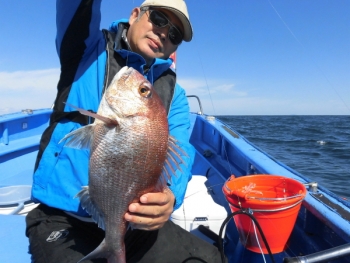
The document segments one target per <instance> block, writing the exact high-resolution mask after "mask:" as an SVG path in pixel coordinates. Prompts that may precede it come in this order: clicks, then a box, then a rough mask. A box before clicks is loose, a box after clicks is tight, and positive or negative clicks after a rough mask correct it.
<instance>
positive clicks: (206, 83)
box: [193, 41, 216, 115]
mask: <svg viewBox="0 0 350 263" xmlns="http://www.w3.org/2000/svg"><path fill="white" fill-rule="evenodd" d="M193 42H194V43H195V45H196V50H197V54H198V59H199V64H200V66H201V69H202V72H203V76H204V80H205V85H206V88H207V90H208V93H209V98H210V102H211V106H212V107H213V111H214V114H213V115H216V111H215V107H214V102H213V98H212V96H211V92H210V88H209V85H208V80H207V77H206V75H205V74H204V72H205V71H204V66H203V62H202V57H201V55H200V54H199V47H198V46H197V43H196V41H193Z"/></svg>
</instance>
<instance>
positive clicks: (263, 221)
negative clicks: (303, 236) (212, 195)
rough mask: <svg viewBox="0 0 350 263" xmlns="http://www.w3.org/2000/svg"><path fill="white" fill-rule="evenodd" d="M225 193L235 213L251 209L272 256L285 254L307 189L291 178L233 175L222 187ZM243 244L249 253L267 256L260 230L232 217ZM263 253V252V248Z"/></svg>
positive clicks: (265, 175)
mask: <svg viewBox="0 0 350 263" xmlns="http://www.w3.org/2000/svg"><path fill="white" fill-rule="evenodd" d="M223 192H224V194H225V197H226V199H227V201H228V202H229V205H230V208H231V210H232V212H236V211H238V210H241V209H250V211H252V213H253V216H254V217H255V218H256V220H257V221H258V222H259V225H260V226H261V228H262V231H263V233H264V235H265V237H266V240H267V242H268V244H269V246H270V249H271V252H272V253H274V254H275V253H280V252H282V251H283V250H284V248H285V245H286V243H287V241H288V238H289V236H290V234H291V233H292V230H293V227H294V225H295V221H296V218H297V216H298V212H299V210H300V206H301V202H302V201H303V199H304V197H305V195H306V189H305V186H304V185H303V184H302V183H300V182H298V181H296V180H294V179H291V178H287V177H283V176H277V175H267V174H262V175H249V176H242V177H239V178H235V177H234V176H233V175H232V176H231V177H230V178H229V179H228V180H227V181H226V183H225V185H224V186H223ZM233 219H234V221H235V224H236V226H237V229H238V233H239V236H240V241H241V243H242V244H243V245H244V246H245V247H246V248H247V249H249V250H251V251H253V252H257V253H260V252H261V249H262V251H263V252H264V254H267V253H268V251H267V249H266V247H265V244H264V242H263V241H262V238H261V236H260V233H259V231H258V228H257V227H256V226H254V223H253V221H252V220H251V219H250V218H249V217H248V216H246V215H242V214H238V215H236V216H234V217H233ZM259 245H260V247H261V249H260V247H259Z"/></svg>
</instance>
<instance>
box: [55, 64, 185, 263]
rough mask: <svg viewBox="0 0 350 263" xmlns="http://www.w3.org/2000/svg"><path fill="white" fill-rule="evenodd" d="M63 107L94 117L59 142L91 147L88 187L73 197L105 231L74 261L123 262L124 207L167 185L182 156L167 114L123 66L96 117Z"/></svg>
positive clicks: (139, 79)
mask: <svg viewBox="0 0 350 263" xmlns="http://www.w3.org/2000/svg"><path fill="white" fill-rule="evenodd" d="M67 105H69V106H71V107H73V108H76V109H77V110H78V111H79V112H80V113H81V114H84V115H88V116H90V117H93V118H95V121H94V122H93V123H92V124H89V125H86V126H84V127H82V128H79V129H77V130H75V131H73V132H71V133H69V134H67V135H66V136H65V137H64V138H63V139H62V140H61V142H63V141H65V147H71V148H76V149H90V157H89V174H88V176H89V177H88V178H89V181H88V186H83V187H82V190H81V191H80V192H79V193H78V194H77V197H78V198H80V203H81V206H82V207H83V208H84V209H85V210H86V211H87V212H88V213H89V214H90V215H91V217H92V219H93V220H94V221H95V222H96V223H97V224H98V226H99V227H100V228H102V229H104V230H105V238H104V240H103V241H102V242H101V244H100V245H99V246H98V247H97V248H96V249H95V250H94V251H92V252H91V253H90V254H88V255H87V256H85V257H84V258H82V259H81V260H80V261H79V262H83V261H84V260H88V259H93V258H107V260H108V262H109V263H125V262H126V259H125V245H124V236H125V233H126V231H127V228H128V222H127V221H126V220H125V219H124V215H125V213H126V212H127V211H128V206H129V204H130V203H133V202H139V198H140V197H141V196H142V195H143V194H145V193H150V192H156V191H162V190H163V189H164V187H167V183H169V182H170V181H171V176H173V175H174V174H175V172H176V170H177V169H180V170H181V167H180V164H181V163H184V162H183V156H186V153H185V152H184V151H183V150H182V149H181V145H180V144H179V143H178V141H176V139H175V138H174V137H172V136H170V135H169V128H168V120H167V113H166V110H165V108H164V106H163V103H162V101H161V99H160V97H159V96H158V94H157V92H156V91H155V90H154V88H153V87H152V85H151V83H150V82H149V81H148V80H146V79H145V78H144V77H143V76H142V75H141V74H140V73H139V72H138V71H137V70H135V69H133V68H132V67H123V68H122V69H121V70H120V71H119V72H118V73H117V74H116V75H115V76H114V78H113V80H112V82H111V84H110V85H109V86H108V88H107V90H106V91H105V93H104V95H103V97H102V99H101V102H100V105H99V107H98V111H97V113H92V112H90V111H86V110H84V109H80V108H77V107H75V106H73V105H70V104H67ZM185 165H186V164H185Z"/></svg>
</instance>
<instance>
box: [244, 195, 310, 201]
mask: <svg viewBox="0 0 350 263" xmlns="http://www.w3.org/2000/svg"><path fill="white" fill-rule="evenodd" d="M301 196H303V194H296V195H292V196H288V197H279V198H268V197H255V196H249V195H248V194H246V195H245V199H246V200H247V199H254V200H259V201H285V200H289V199H293V198H296V197H301Z"/></svg>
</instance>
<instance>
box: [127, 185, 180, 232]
mask: <svg viewBox="0 0 350 263" xmlns="http://www.w3.org/2000/svg"><path fill="white" fill-rule="evenodd" d="M174 202H175V196H174V194H173V193H172V192H171V190H170V189H169V188H165V189H164V190H163V192H160V193H148V194H144V195H143V196H141V198H140V202H139V203H132V204H130V205H129V211H128V212H127V213H126V214H125V216H124V218H125V220H126V221H128V222H129V223H130V224H131V227H132V228H134V229H143V230H156V229H159V228H161V227H162V226H163V225H164V224H165V222H166V221H168V219H169V217H170V215H171V213H172V212H173V208H174Z"/></svg>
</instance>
